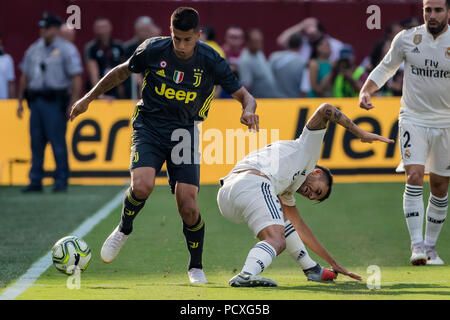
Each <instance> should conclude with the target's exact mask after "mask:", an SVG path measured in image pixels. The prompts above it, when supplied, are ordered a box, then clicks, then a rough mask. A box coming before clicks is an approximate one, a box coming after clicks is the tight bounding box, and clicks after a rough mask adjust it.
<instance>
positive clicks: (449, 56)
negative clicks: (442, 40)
mask: <svg viewBox="0 0 450 320" xmlns="http://www.w3.org/2000/svg"><path fill="white" fill-rule="evenodd" d="M445 57H447V58H449V59H450V47H448V48H447V51H445Z"/></svg>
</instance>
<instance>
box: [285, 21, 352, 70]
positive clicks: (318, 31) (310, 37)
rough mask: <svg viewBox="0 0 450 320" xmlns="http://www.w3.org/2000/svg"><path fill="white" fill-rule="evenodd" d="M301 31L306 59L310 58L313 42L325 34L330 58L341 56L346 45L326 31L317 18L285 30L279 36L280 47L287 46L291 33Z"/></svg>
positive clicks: (302, 52) (302, 48)
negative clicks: (340, 53)
mask: <svg viewBox="0 0 450 320" xmlns="http://www.w3.org/2000/svg"><path fill="white" fill-rule="evenodd" d="M295 33H299V34H301V35H302V39H303V41H302V46H301V47H300V55H301V56H302V57H303V59H305V60H309V58H310V56H311V52H312V43H313V42H316V41H317V40H318V39H320V38H321V37H323V36H325V37H326V38H327V39H328V42H329V45H330V48H331V54H330V60H331V61H332V62H333V61H336V60H337V59H338V58H339V52H340V51H341V49H342V46H343V45H344V44H343V43H342V41H340V40H338V39H335V38H333V37H331V36H329V35H328V34H326V32H325V27H324V26H323V25H322V24H321V23H320V22H319V20H318V19H317V18H313V17H311V18H306V19H304V20H302V21H300V22H299V23H297V24H296V25H294V26H292V27H290V28H288V29H286V30H284V31H283V32H282V33H281V34H280V35H279V36H278V38H277V43H278V45H279V46H280V47H282V48H286V47H287V45H288V41H289V38H290V36H291V35H293V34H295Z"/></svg>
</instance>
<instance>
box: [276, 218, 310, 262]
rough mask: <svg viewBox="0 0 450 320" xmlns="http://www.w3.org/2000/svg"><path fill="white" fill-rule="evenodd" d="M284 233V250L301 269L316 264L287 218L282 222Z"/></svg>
mask: <svg viewBox="0 0 450 320" xmlns="http://www.w3.org/2000/svg"><path fill="white" fill-rule="evenodd" d="M284 235H285V238H286V250H287V251H288V252H289V254H290V255H291V257H292V258H293V259H294V260H295V261H297V263H298V264H299V265H300V267H301V268H302V269H303V270H306V269H310V268H312V267H314V266H315V265H317V262H315V261H314V260H313V259H311V257H310V256H309V254H308V251H307V250H306V248H305V245H304V244H303V241H302V239H300V236H299V235H298V233H297V231H296V230H295V228H294V226H293V225H292V224H291V222H290V221H289V220H286V221H285V222H284Z"/></svg>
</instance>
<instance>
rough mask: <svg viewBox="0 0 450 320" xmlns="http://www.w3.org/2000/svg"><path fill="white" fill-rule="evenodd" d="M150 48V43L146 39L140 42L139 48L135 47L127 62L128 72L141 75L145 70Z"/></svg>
mask: <svg viewBox="0 0 450 320" xmlns="http://www.w3.org/2000/svg"><path fill="white" fill-rule="evenodd" d="M150 46H151V41H150V39H147V40H145V41H144V42H142V43H141V45H140V46H139V47H137V49H136V51H134V54H133V55H132V56H131V58H130V60H129V62H128V70H130V71H131V72H134V73H141V72H143V71H144V70H145V69H146V68H147V66H148V59H149V55H150V53H149V51H150V50H149V49H150Z"/></svg>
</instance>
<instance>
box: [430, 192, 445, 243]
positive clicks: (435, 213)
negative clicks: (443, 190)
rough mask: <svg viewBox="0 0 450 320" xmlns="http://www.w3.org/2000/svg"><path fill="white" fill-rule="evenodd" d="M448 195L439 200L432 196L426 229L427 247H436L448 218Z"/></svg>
mask: <svg viewBox="0 0 450 320" xmlns="http://www.w3.org/2000/svg"><path fill="white" fill-rule="evenodd" d="M447 209H448V194H447V195H446V196H445V197H444V198H438V197H436V196H434V195H432V194H430V198H429V199H428V207H427V223H426V227H425V245H426V246H429V247H434V246H435V245H436V241H437V239H438V237H439V233H440V232H441V229H442V225H443V224H444V221H445V218H446V217H447Z"/></svg>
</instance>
